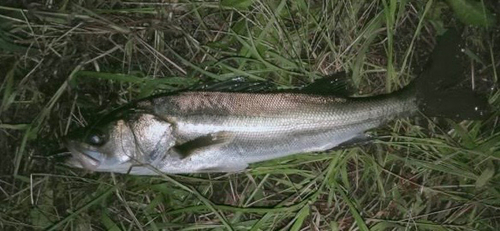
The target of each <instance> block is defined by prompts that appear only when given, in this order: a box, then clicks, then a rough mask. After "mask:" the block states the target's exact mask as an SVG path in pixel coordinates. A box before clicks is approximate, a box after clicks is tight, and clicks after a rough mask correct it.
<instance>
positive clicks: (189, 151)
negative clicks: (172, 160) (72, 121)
mask: <svg viewBox="0 0 500 231" xmlns="http://www.w3.org/2000/svg"><path fill="white" fill-rule="evenodd" d="M233 139H234V134H233V133H231V132H227V131H221V132H216V133H210V134H208V135H204V136H200V137H198V138H196V139H193V140H190V141H187V142H185V143H183V144H180V145H176V146H175V147H174V149H175V151H176V152H177V153H178V154H179V155H180V156H181V159H184V158H186V157H189V156H191V155H193V154H194V153H196V152H199V151H203V150H204V149H207V148H211V147H213V146H215V145H222V144H226V143H229V142H231V141H232V140H233Z"/></svg>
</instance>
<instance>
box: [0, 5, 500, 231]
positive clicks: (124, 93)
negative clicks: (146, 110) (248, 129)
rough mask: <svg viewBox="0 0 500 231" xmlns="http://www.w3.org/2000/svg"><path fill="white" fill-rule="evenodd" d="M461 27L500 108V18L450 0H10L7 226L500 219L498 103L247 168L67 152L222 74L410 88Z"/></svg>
mask: <svg viewBox="0 0 500 231" xmlns="http://www.w3.org/2000/svg"><path fill="white" fill-rule="evenodd" d="M480 2H481V4H484V6H486V9H489V10H491V11H493V12H496V13H497V14H498V13H500V5H498V3H495V1H480ZM483 11H484V8H481V12H483ZM466 16H467V17H468V15H465V16H463V17H466ZM485 20H486V19H485ZM488 20H489V19H488ZM479 23H480V22H479ZM446 26H450V27H461V28H464V35H465V36H464V37H465V38H466V42H467V46H466V47H465V49H466V52H465V53H466V54H467V62H466V63H467V65H468V66H467V69H468V73H470V76H471V82H473V83H474V86H475V87H476V88H477V89H479V90H482V91H483V92H486V93H487V94H488V95H489V97H490V102H491V103H492V105H493V106H494V107H495V108H498V102H499V96H500V93H499V92H498V91H497V90H496V87H494V88H493V89H491V86H496V85H495V84H496V81H497V80H498V76H497V73H498V71H497V70H496V69H497V68H498V65H499V63H498V60H500V57H499V56H500V53H499V52H498V51H499V48H498V44H500V43H499V42H500V34H498V31H499V29H500V28H498V26H497V25H494V24H493V25H489V26H488V27H477V26H463V25H462V24H461V23H460V22H459V21H458V19H457V18H456V17H455V16H454V14H453V12H452V8H450V6H448V5H447V4H446V3H445V2H442V1H426V2H425V1H394V0H380V1H324V2H322V1H284V0H282V1H266V0H244V1H231V0H225V1H221V2H220V3H219V2H197V1H180V2H175V3H174V2H173V3H168V2H162V3H159V2H154V1H123V0H117V1H104V0H97V1H64V0H61V1H39V3H32V4H30V5H23V4H22V3H20V2H17V1H7V2H6V3H1V4H0V50H1V53H0V70H1V71H2V73H1V74H0V76H2V77H3V79H1V81H0V82H1V86H0V97H1V102H2V104H1V106H0V113H1V114H0V150H2V152H1V161H0V195H1V196H0V229H2V230H31V229H35V230H39V229H46V230H90V229H92V230H201V229H213V230H497V229H498V228H499V227H500V216H499V214H500V211H499V210H500V185H499V184H498V182H499V180H500V171H499V167H500V165H499V159H500V152H499V150H500V149H499V143H500V129H499V128H498V125H497V124H498V113H495V114H494V115H493V116H492V117H491V118H489V119H487V120H484V121H451V120H444V119H439V120H437V119H428V118H423V117H418V118H410V119H406V120H399V121H394V122H393V123H391V124H390V125H389V126H385V127H382V128H380V129H377V130H375V131H372V132H373V133H374V134H375V135H376V137H377V139H376V141H375V142H374V143H372V144H369V145H365V146H362V147H353V148H350V149H346V150H338V151H331V152H326V153H320V154H310V153H308V154H302V155H296V156H292V157H287V158H283V159H279V160H272V161H268V162H263V163H258V164H255V165H252V166H251V168H249V169H248V170H247V171H245V172H242V173H238V174H190V175H160V176H155V177H138V176H126V175H114V174H108V173H90V172H85V171H82V170H78V169H71V168H67V167H65V166H61V165H59V164H57V161H54V160H53V158H51V156H53V154H57V153H58V152H59V151H60V150H61V149H62V148H63V147H62V144H61V142H60V141H61V137H62V136H64V135H65V134H66V133H67V132H68V131H69V130H71V129H73V128H76V127H79V126H83V125H85V124H87V123H88V122H89V121H92V120H93V119H95V118H97V117H99V116H101V115H103V114H105V113H106V112H108V111H110V110H111V109H113V108H116V107H119V106H120V105H123V104H126V103H127V102H130V101H131V100H133V99H137V98H140V97H145V96H148V95H152V94H155V93H159V92H165V91H167V92H168V91H174V90H177V89H181V88H184V87H187V86H190V85H193V84H196V83H197V82H200V81H205V80H213V79H217V80H224V79H229V78H232V77H235V76H246V77H248V78H250V79H255V80H271V81H273V82H275V83H276V84H278V85H280V86H281V87H285V88H286V87H292V86H300V85H303V84H306V83H309V82H311V81H313V80H314V79H317V78H320V77H321V76H323V75H328V74H331V73H335V72H339V71H347V72H348V73H349V76H350V77H351V78H352V79H353V82H354V83H355V84H356V86H357V87H358V88H359V89H360V93H362V94H366V93H382V92H390V91H393V90H395V89H398V88H400V87H402V86H404V85H406V84H407V83H408V82H409V81H410V80H411V79H412V78H413V77H415V75H416V74H418V72H419V71H420V70H421V69H422V68H423V66H424V64H425V61H426V58H427V57H428V55H429V52H430V51H431V50H432V47H433V46H434V44H435V39H436V35H437V34H439V33H442V31H443V28H444V27H446Z"/></svg>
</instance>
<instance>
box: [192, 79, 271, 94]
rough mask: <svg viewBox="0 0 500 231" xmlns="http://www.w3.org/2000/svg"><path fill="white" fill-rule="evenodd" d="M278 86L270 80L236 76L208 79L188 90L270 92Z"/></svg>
mask: <svg viewBox="0 0 500 231" xmlns="http://www.w3.org/2000/svg"><path fill="white" fill-rule="evenodd" d="M277 89H278V86H277V85H276V84H274V83H272V82H270V81H255V80H250V79H248V78H245V77H236V78H232V79H228V80H224V81H210V82H207V83H203V84H199V85H196V86H193V87H191V88H189V89H188V90H190V91H219V92H270V91H276V90H277Z"/></svg>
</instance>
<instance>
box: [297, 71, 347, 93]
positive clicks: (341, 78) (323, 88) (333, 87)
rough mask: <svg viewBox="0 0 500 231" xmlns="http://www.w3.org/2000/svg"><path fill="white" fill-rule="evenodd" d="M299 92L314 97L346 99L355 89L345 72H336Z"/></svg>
mask: <svg viewBox="0 0 500 231" xmlns="http://www.w3.org/2000/svg"><path fill="white" fill-rule="evenodd" d="M300 91H301V92H304V93H310V94H315V95H333V96H339V97H348V96H352V95H353V94H354V93H355V88H354V86H353V84H352V82H351V80H350V79H349V78H348V77H347V75H346V73H345V72H337V73H335V74H331V75H328V76H325V77H323V78H320V79H317V80H315V81H314V82H313V83H311V84H309V85H306V86H304V87H303V88H302V89H301V90H300Z"/></svg>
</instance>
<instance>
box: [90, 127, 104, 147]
mask: <svg viewBox="0 0 500 231" xmlns="http://www.w3.org/2000/svg"><path fill="white" fill-rule="evenodd" d="M86 141H87V143H88V144H90V145H95V146H100V145H103V144H104V143H106V135H104V133H103V132H102V131H99V130H96V129H94V130H92V131H91V132H90V134H89V135H88V136H87V140H86Z"/></svg>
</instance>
